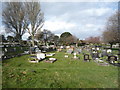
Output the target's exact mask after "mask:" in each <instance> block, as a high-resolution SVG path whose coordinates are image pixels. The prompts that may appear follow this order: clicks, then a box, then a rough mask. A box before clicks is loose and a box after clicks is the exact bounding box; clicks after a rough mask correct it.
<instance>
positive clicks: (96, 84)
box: [2, 52, 118, 88]
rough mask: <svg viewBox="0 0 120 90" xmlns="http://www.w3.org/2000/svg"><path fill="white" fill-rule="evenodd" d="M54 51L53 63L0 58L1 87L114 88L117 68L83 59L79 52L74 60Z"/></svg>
mask: <svg viewBox="0 0 120 90" xmlns="http://www.w3.org/2000/svg"><path fill="white" fill-rule="evenodd" d="M55 53H56V55H55V56H53V57H55V58H57V61H56V62H54V63H46V62H44V61H41V62H39V63H29V62H28V57H29V55H24V56H21V57H15V58H12V59H8V60H4V61H3V64H2V66H3V67H2V85H3V88H118V67H115V66H111V65H110V66H99V65H98V64H97V63H95V62H93V60H91V61H90V62H84V61H83V55H82V54H80V55H79V57H80V60H74V59H72V57H73V56H72V55H69V58H65V57H64V53H65V52H55Z"/></svg>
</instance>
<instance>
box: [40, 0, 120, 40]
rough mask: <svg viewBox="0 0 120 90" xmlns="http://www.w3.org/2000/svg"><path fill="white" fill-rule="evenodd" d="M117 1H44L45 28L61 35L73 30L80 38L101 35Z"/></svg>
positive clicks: (42, 6)
mask: <svg viewBox="0 0 120 90" xmlns="http://www.w3.org/2000/svg"><path fill="white" fill-rule="evenodd" d="M117 4H118V3H117V2H61V3H60V2H56V3H55V2H42V3H41V8H42V11H43V12H44V18H45V23H44V27H43V28H45V29H48V30H50V31H52V32H53V33H55V34H58V35H60V34H61V33H63V32H66V31H68V32H71V33H72V34H73V35H75V36H77V37H78V38H80V39H84V38H87V37H89V36H100V35H101V34H102V31H103V30H104V26H105V23H106V21H107V18H108V17H109V16H111V15H112V14H113V13H115V11H116V10H117V9H118V6H117Z"/></svg>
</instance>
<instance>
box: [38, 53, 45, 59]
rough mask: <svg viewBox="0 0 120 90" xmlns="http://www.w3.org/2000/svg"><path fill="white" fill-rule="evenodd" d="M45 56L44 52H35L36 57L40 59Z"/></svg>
mask: <svg viewBox="0 0 120 90" xmlns="http://www.w3.org/2000/svg"><path fill="white" fill-rule="evenodd" d="M44 58H45V54H44V53H37V59H39V60H41V59H44Z"/></svg>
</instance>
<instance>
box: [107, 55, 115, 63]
mask: <svg viewBox="0 0 120 90" xmlns="http://www.w3.org/2000/svg"><path fill="white" fill-rule="evenodd" d="M108 61H109V63H115V62H116V61H117V56H108Z"/></svg>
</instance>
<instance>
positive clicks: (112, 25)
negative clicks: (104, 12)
mask: <svg viewBox="0 0 120 90" xmlns="http://www.w3.org/2000/svg"><path fill="white" fill-rule="evenodd" d="M119 17H120V12H116V13H115V14H114V15H112V16H111V17H109V19H108V21H107V24H106V27H105V31H104V32H103V40H104V41H105V42H107V43H110V44H111V47H112V44H114V43H119V47H120V26H119Z"/></svg>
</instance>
